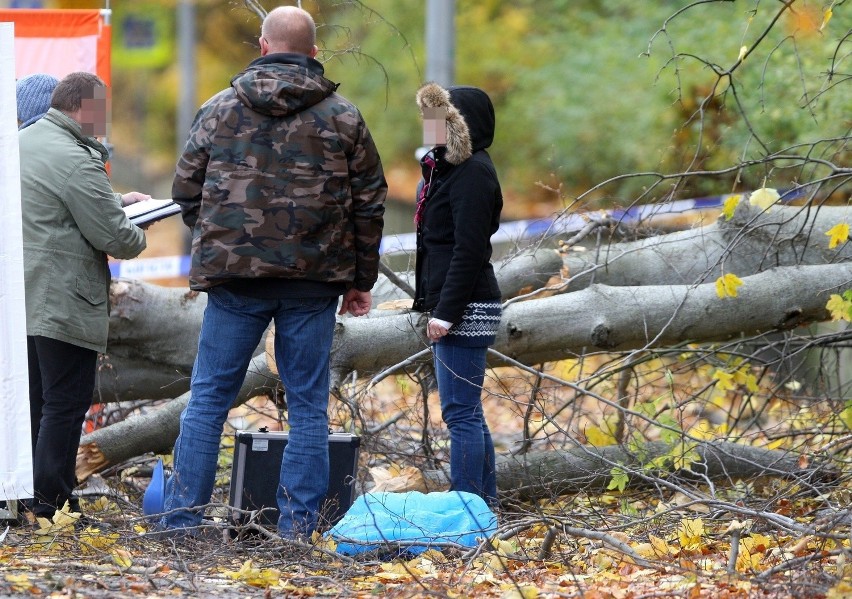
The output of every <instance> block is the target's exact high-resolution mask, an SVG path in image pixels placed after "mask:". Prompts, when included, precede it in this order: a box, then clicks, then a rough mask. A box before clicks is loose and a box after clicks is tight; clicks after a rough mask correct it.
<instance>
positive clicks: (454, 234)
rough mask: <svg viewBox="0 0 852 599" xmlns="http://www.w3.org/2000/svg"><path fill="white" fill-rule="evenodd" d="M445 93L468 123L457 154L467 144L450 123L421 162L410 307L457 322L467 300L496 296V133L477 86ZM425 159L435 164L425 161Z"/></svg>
mask: <svg viewBox="0 0 852 599" xmlns="http://www.w3.org/2000/svg"><path fill="white" fill-rule="evenodd" d="M436 87H437V86H436ZM438 89H440V88H438ZM448 91H449V97H450V100H451V103H452V106H453V107H455V108H457V109H458V112H459V113H461V116H462V117H463V119H464V122H465V123H466V124H467V127H466V129H467V131H468V132H469V136H470V142H469V147H470V150H469V151H470V155H469V156H467V157H466V156H465V154H466V152H464V151H463V152H462V153H461V155H459V152H458V151H457V148H458V147H465V144H464V142H465V140H458V139H454V136H458V135H461V136H463V135H464V134H465V131H464V129H465V128H464V127H462V128H461V129H462V130H461V131H459V130H458V128H457V127H453V126H448V128H447V135H448V139H447V146H446V147H443V146H439V147H436V148H433V150H431V151H430V153H429V154H427V156H426V157H424V159H423V160H422V161H421V164H422V166H423V176H424V180H423V181H421V187H422V186H423V185H424V184H426V183H428V188H427V189H428V192H427V194H426V197H425V200H423V201H425V204H424V206H423V208H422V217H421V219H420V223H419V224H418V227H417V262H416V267H415V300H414V309H415V310H419V311H429V312H431V316H432V317H434V318H438V319H441V320H446V321H448V322H451V323H453V324H458V323H459V322H460V321H461V318H462V314H463V313H464V311H465V307H466V306H467V305H468V304H469V303H471V302H474V301H498V300H499V299H500V288H499V286H498V285H497V279H496V277H495V276H494V268H493V267H492V265H491V263H490V260H491V253H492V248H491V236H492V235H493V234H494V232H495V231H497V228H498V226H499V223H500V211H501V209H502V207H503V194H502V192H501V190H500V182H499V181H498V179H497V171H496V169H495V168H494V164H493V163H492V161H491V157H490V156H489V155H488V152H486V151H485V148H487V147H488V146H490V145H491V142H492V140H493V138H494V124H495V120H494V108H493V106H492V104H491V100H490V99H489V98H488V96H487V95H486V94H485V93H483V92H482V91H481V90H479V89H477V88H472V87H454V88H449V90H448ZM418 101H420V94H418ZM421 107H422V104H421ZM429 157H432V158H433V159H434V163H435V168H434V169H433V168H431V167H430V166H429V165H428V164H427V163H428V162H429ZM448 158H449V159H450V160H452V159H455V161H456V162H457V163H456V164H453V163H452V162H450V160H448Z"/></svg>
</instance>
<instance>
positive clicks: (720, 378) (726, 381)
mask: <svg viewBox="0 0 852 599" xmlns="http://www.w3.org/2000/svg"><path fill="white" fill-rule="evenodd" d="M713 378H714V379H716V387H717V388H718V389H720V390H721V391H732V390H734V389H736V388H737V386H736V385H735V384H734V375H733V374H731V373H730V372H725V371H724V370H717V371H716V372H714V373H713Z"/></svg>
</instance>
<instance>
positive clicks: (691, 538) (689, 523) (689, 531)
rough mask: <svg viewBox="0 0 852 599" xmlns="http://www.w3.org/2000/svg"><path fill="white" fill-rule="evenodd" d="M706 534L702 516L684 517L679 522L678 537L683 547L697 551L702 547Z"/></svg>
mask: <svg viewBox="0 0 852 599" xmlns="http://www.w3.org/2000/svg"><path fill="white" fill-rule="evenodd" d="M702 536H704V520H703V519H702V518H684V519H683V520H681V521H680V522H679V523H678V526H677V538H678V541H679V542H680V546H681V547H682V548H683V549H687V550H690V551H695V550H697V549H701V546H702V544H703V542H702V540H701V537H702Z"/></svg>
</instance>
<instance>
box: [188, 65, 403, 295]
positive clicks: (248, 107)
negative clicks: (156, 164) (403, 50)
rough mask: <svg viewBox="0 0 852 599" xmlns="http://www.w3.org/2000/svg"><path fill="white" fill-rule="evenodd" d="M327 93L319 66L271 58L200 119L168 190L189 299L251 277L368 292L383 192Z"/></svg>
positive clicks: (344, 112)
mask: <svg viewBox="0 0 852 599" xmlns="http://www.w3.org/2000/svg"><path fill="white" fill-rule="evenodd" d="M336 89H337V85H336V84H334V83H332V82H331V81H329V80H328V79H326V78H325V77H323V68H322V65H321V64H320V63H319V62H317V61H316V60H314V59H312V58H308V57H307V56H301V55H297V54H271V55H267V56H266V57H263V58H259V59H257V60H255V61H253V62H252V63H251V64H250V65H249V66H248V68H246V70H244V71H243V72H241V73H239V74H238V75H236V76H235V77H234V78H233V79H232V80H231V87H230V88H228V89H226V90H223V91H221V92H219V93H218V94H216V95H215V96H213V97H212V98H210V99H209V100H208V101H207V102H206V103H205V104H204V105H203V106H202V107H201V109H200V110H199V111H198V114H197V115H196V117H195V120H194V122H193V124H192V129H191V130H190V133H189V138H188V140H187V143H186V146H185V148H184V151H183V154H182V156H181V157H180V159H179V161H178V163H177V168H176V173H175V179H174V183H173V186H172V197H173V198H174V200H175V201H176V202H177V203H178V204H180V206H181V209H182V216H183V220H184V222H185V223H186V224H187V226H189V227H190V229H192V264H191V267H190V274H189V279H190V287H191V288H192V289H199V290H202V289H207V288H209V287H212V286H213V285H216V284H218V283H222V282H224V281H227V280H228V279H237V278H242V279H245V278H259V277H275V278H284V279H303V280H309V281H320V282H329V283H345V284H347V285H351V286H354V287H356V288H357V289H359V290H361V291H369V290H370V289H371V288H372V286H373V284H374V283H375V281H376V278H377V277H378V265H379V243H380V241H381V237H382V227H383V222H384V200H385V195H386V193H387V183H386V182H385V177H384V174H383V171H382V164H381V160H380V158H379V153H378V151H377V149H376V146H375V144H374V143H373V139H372V137H371V136H370V132H369V131H368V129H367V125H366V124H365V123H364V119H363V118H362V117H361V114H360V112H359V111H358V109H357V108H356V107H355V106H354V105H353V104H351V103H350V102H349V101H347V100H346V99H345V98H343V97H342V96H340V95H338V94H337V93H335V90H336Z"/></svg>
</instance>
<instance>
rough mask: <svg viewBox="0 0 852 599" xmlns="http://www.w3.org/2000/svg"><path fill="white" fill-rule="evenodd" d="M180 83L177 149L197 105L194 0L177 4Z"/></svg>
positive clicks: (179, 152)
mask: <svg viewBox="0 0 852 599" xmlns="http://www.w3.org/2000/svg"><path fill="white" fill-rule="evenodd" d="M177 34H178V64H179V72H180V79H179V83H178V106H177V123H176V124H177V135H176V138H177V139H176V141H177V149H178V155H180V154H181V153H183V146H184V144H185V143H186V138H187V135H188V133H189V128H190V127H191V126H192V119H193V118H194V117H195V111H196V109H197V106H196V105H195V4H194V0H178V4H177Z"/></svg>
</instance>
